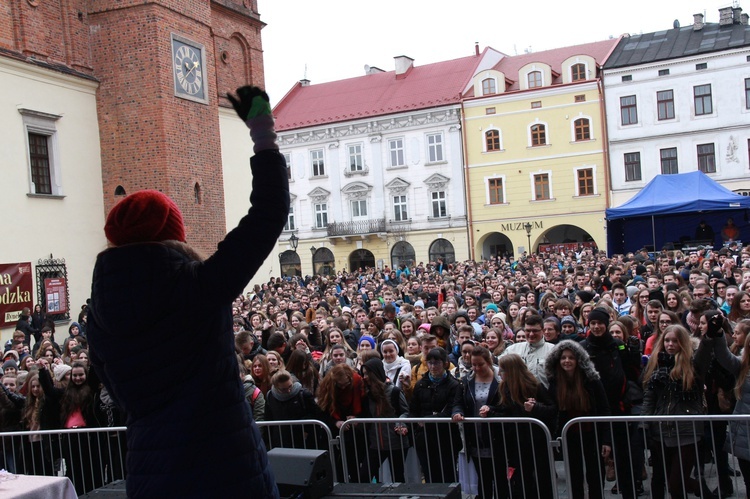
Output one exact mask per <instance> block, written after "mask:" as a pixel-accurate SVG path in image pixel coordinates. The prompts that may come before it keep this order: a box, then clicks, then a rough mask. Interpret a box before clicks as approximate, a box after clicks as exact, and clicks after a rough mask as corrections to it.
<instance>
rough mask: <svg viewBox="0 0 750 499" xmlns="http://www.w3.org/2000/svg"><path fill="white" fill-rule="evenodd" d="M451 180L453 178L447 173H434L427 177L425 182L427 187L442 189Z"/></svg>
mask: <svg viewBox="0 0 750 499" xmlns="http://www.w3.org/2000/svg"><path fill="white" fill-rule="evenodd" d="M450 181H451V179H449V178H448V177H446V176H445V175H441V174H439V173H434V174H432V175H430V176H429V177H427V178H426V179H425V181H424V183H425V184H427V187H428V188H429V189H430V191H442V190H443V189H445V186H446V185H448V182H450Z"/></svg>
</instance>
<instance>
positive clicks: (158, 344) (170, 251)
mask: <svg viewBox="0 0 750 499" xmlns="http://www.w3.org/2000/svg"><path fill="white" fill-rule="evenodd" d="M251 167H252V174H253V190H252V194H251V196H250V202H251V204H252V207H251V208H250V210H249V211H248V214H247V215H245V216H244V217H243V218H242V219H241V220H240V222H239V224H238V226H237V227H236V228H234V229H233V230H232V231H231V232H229V233H228V234H227V235H226V237H225V238H224V240H223V241H221V242H220V243H219V244H218V248H217V251H216V252H215V253H214V254H213V255H211V256H210V257H209V258H207V259H206V260H205V261H200V260H199V259H197V258H196V255H195V254H194V252H191V251H190V249H189V247H187V246H186V245H180V243H177V242H172V243H158V242H154V243H137V244H128V245H123V246H119V247H114V248H110V249H107V250H105V251H103V252H102V253H100V254H99V255H98V257H97V261H96V265H95V267H94V275H93V279H92V290H91V308H90V312H89V316H88V319H89V326H88V328H87V337H88V340H89V345H90V347H91V348H90V355H91V361H92V363H93V365H94V367H95V369H96V370H97V372H98V373H99V376H100V378H101V379H102V381H103V382H104V384H105V385H106V387H107V388H108V390H109V393H110V394H111V396H112V398H113V400H114V401H115V402H116V403H117V405H118V406H119V407H121V408H122V409H123V410H124V411H125V412H126V413H127V426H128V432H127V439H128V455H127V470H128V477H127V484H126V486H127V494H128V497H133V498H137V497H177V496H180V497H240V496H244V495H247V494H248V491H252V492H253V496H254V497H259V498H260V497H262V498H267V497H278V490H277V488H276V484H275V480H274V478H273V473H272V471H271V469H270V467H269V465H268V459H267V456H266V452H265V448H264V445H263V442H262V440H261V437H260V433H259V431H258V428H257V426H256V425H255V423H254V422H253V419H252V416H251V412H250V405H249V404H248V402H247V400H246V399H245V392H244V390H243V387H242V380H240V377H239V376H238V375H237V374H238V373H237V357H236V355H235V347H234V334H233V333H232V301H233V300H234V299H235V298H236V297H237V296H238V295H239V294H240V293H242V291H243V289H244V288H245V286H246V285H247V283H248V282H249V281H250V279H251V278H252V276H253V275H254V274H255V272H256V271H257V270H258V268H259V267H260V266H261V265H262V264H263V261H264V260H265V258H266V256H267V255H268V254H269V253H270V252H271V250H272V249H273V248H274V246H275V244H276V240H277V238H278V236H279V235H280V234H281V231H282V229H283V227H284V224H285V223H286V218H287V215H288V213H289V185H288V181H287V173H286V168H285V163H284V158H283V156H282V155H281V154H279V152H278V151H274V150H266V151H261V152H258V153H257V154H255V156H253V157H252V159H251ZM196 230H199V229H196ZM165 352H170V356H171V357H172V358H175V359H179V360H180V365H179V366H175V364H174V363H173V362H165V357H164V356H165ZM190 366H201V368H200V369H195V368H194V367H190Z"/></svg>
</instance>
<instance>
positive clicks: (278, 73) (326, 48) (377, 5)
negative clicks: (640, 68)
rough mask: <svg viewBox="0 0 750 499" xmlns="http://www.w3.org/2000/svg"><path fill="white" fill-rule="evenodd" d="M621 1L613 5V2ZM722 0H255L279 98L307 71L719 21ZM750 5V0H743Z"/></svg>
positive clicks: (270, 82)
mask: <svg viewBox="0 0 750 499" xmlns="http://www.w3.org/2000/svg"><path fill="white" fill-rule="evenodd" d="M615 5H616V7H615ZM730 5H731V2H727V1H726V0H723V1H716V0H679V1H677V0H627V1H619V2H606V1H601V0H596V1H594V0H573V1H569V2H565V1H561V0H537V1H533V0H521V1H513V2H508V1H498V0H481V1H480V0H459V1H455V2H454V1H448V0H378V1H372V2H367V1H363V0H258V9H259V11H260V15H261V20H262V21H263V22H265V23H266V24H267V26H266V27H265V28H264V29H263V31H262V37H263V49H264V56H263V57H264V64H265V79H266V88H267V90H268V93H269V95H270V97H271V102H272V104H276V103H277V102H278V101H279V100H280V99H281V98H282V97H283V96H284V95H285V94H286V93H287V92H288V91H289V90H290V89H291V88H292V86H293V85H294V84H295V83H296V82H297V81H299V80H300V79H302V78H304V77H305V76H306V77H307V79H309V80H311V83H312V84H316V83H324V82H327V81H334V80H340V79H344V78H351V77H355V76H361V75H364V66H365V64H369V65H370V66H377V67H379V68H381V69H383V70H385V71H391V70H393V69H394V67H393V66H394V63H393V57H394V56H398V55H406V56H409V57H411V58H412V59H414V64H415V65H417V66H419V65H424V64H429V63H432V62H437V61H444V60H450V59H455V58H458V57H464V56H467V55H471V54H473V53H474V43H475V42H479V47H480V50H481V49H484V47H486V46H490V47H492V48H494V49H496V50H499V51H501V52H503V53H505V54H508V55H514V54H521V53H523V52H524V50H527V49H529V48H530V49H531V50H532V51H534V52H538V51H541V50H547V49H552V48H556V47H564V46H569V45H577V44H580V43H588V42H595V41H599V40H606V39H608V38H610V37H618V36H620V35H621V34H623V33H631V34H637V33H648V32H652V31H660V30H665V29H671V28H672V23H673V22H674V20H675V19H677V20H678V21H679V22H680V25H681V26H683V27H684V26H688V25H690V24H692V23H693V14H696V13H705V14H706V18H705V21H706V22H718V20H719V8H720V7H726V6H730ZM746 8H747V9H750V5H748V6H747V7H746Z"/></svg>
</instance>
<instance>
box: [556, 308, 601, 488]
mask: <svg viewBox="0 0 750 499" xmlns="http://www.w3.org/2000/svg"><path fill="white" fill-rule="evenodd" d="M613 324H616V322H615V323H613ZM610 327H612V325H610ZM545 370H546V371H547V380H548V381H549V393H550V395H551V396H552V397H553V398H554V401H555V408H554V409H555V411H556V414H557V421H556V424H555V426H553V427H552V428H551V430H552V431H553V432H556V433H557V434H558V435H559V434H560V432H561V431H562V429H563V427H564V426H565V425H566V424H567V422H568V421H570V420H571V419H574V418H577V417H583V416H603V417H607V416H609V415H610V414H611V412H610V410H609V402H608V400H607V394H606V392H605V391H604V385H602V382H601V379H600V377H599V373H598V372H597V371H596V368H595V367H594V365H593V363H592V362H591V359H590V358H589V354H588V353H587V352H586V350H584V348H583V347H582V346H580V345H579V344H578V343H577V342H575V341H572V340H563V341H561V342H560V343H559V344H557V345H556V346H555V348H554V349H553V350H552V351H550V353H549V354H548V355H547V359H546V361H545ZM566 436H567V442H566V446H567V449H568V457H567V462H568V463H570V474H571V480H570V482H571V485H572V489H571V491H570V497H571V498H572V499H583V497H584V474H585V483H587V484H588V497H589V499H599V498H601V497H602V496H603V491H602V481H601V470H602V463H601V457H604V458H605V459H606V458H607V457H608V456H609V454H610V453H611V452H612V439H611V435H610V432H609V425H608V424H600V425H591V424H579V425H576V426H574V427H572V428H571V429H570V431H568V433H567V435H566ZM600 455H601V457H600ZM584 466H585V472H584Z"/></svg>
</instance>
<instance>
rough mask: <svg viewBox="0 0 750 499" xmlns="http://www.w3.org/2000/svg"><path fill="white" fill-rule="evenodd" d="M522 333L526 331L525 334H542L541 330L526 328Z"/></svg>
mask: <svg viewBox="0 0 750 499" xmlns="http://www.w3.org/2000/svg"><path fill="white" fill-rule="evenodd" d="M524 331H526V334H539V333H541V332H542V330H541V329H528V328H527V329H525V330H524Z"/></svg>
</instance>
